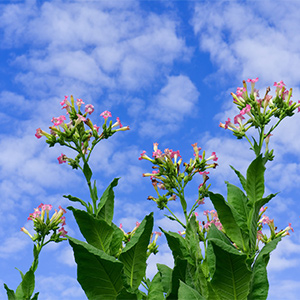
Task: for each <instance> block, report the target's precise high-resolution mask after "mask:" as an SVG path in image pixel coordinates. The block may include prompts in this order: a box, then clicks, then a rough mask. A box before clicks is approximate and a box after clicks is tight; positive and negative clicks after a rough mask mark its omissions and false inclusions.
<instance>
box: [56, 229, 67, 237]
mask: <svg viewBox="0 0 300 300" xmlns="http://www.w3.org/2000/svg"><path fill="white" fill-rule="evenodd" d="M58 232H59V233H60V235H61V236H66V234H67V233H68V231H65V229H64V227H62V228H61V229H59V230H58Z"/></svg>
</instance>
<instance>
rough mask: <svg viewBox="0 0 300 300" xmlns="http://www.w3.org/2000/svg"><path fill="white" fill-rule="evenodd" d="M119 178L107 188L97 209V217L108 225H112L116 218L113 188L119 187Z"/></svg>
mask: <svg viewBox="0 0 300 300" xmlns="http://www.w3.org/2000/svg"><path fill="white" fill-rule="evenodd" d="M118 181H119V178H115V179H114V180H113V181H112V182H111V183H110V185H109V186H108V187H107V189H106V190H105V192H104V193H103V195H102V197H101V198H100V202H99V204H98V207H97V213H96V217H97V218H98V219H100V220H104V221H105V222H106V223H107V224H109V225H110V224H111V222H112V219H113V216H114V197H115V194H114V191H113V188H114V187H115V186H117V184H118Z"/></svg>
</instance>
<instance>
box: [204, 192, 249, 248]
mask: <svg viewBox="0 0 300 300" xmlns="http://www.w3.org/2000/svg"><path fill="white" fill-rule="evenodd" d="M208 194H209V197H210V200H211V202H212V203H213V205H214V207H215V209H216V211H217V213H218V217H219V219H220V221H221V223H222V226H223V228H224V229H225V232H226V234H227V235H228V237H229V238H230V239H231V240H232V241H233V242H234V243H235V244H236V245H237V246H238V247H239V248H241V249H245V246H246V245H245V242H244V239H243V235H242V231H241V229H240V227H239V225H238V222H237V221H236V219H235V216H236V215H237V213H233V210H234V208H233V207H232V206H231V205H230V204H229V203H227V202H226V201H225V199H224V197H223V196H222V195H220V194H214V193H212V192H208Z"/></svg>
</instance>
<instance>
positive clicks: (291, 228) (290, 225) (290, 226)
mask: <svg viewBox="0 0 300 300" xmlns="http://www.w3.org/2000/svg"><path fill="white" fill-rule="evenodd" d="M289 228H290V230H292V232H294V228H293V227H292V224H291V223H289Z"/></svg>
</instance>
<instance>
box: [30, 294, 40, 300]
mask: <svg viewBox="0 0 300 300" xmlns="http://www.w3.org/2000/svg"><path fill="white" fill-rule="evenodd" d="M38 296H39V293H35V294H34V296H33V297H32V298H31V300H38Z"/></svg>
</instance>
